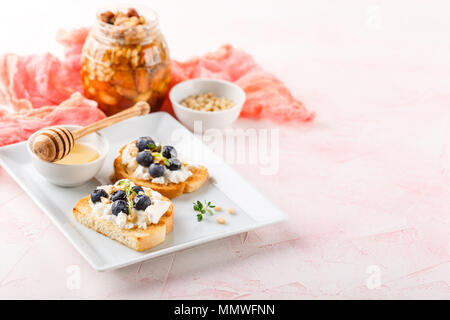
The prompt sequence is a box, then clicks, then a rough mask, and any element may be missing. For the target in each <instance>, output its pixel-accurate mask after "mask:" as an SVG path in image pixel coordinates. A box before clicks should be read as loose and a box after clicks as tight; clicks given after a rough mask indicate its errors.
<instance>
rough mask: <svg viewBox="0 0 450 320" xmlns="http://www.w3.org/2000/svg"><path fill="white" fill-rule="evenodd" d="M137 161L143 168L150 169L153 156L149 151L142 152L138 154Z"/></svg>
mask: <svg viewBox="0 0 450 320" xmlns="http://www.w3.org/2000/svg"><path fill="white" fill-rule="evenodd" d="M136 161H137V163H139V164H140V165H141V166H144V167H148V166H150V164H151V163H152V162H153V156H152V154H151V153H150V152H148V151H141V152H139V153H138V154H137V156H136Z"/></svg>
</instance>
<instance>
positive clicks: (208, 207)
mask: <svg viewBox="0 0 450 320" xmlns="http://www.w3.org/2000/svg"><path fill="white" fill-rule="evenodd" d="M203 202H204V203H201V202H200V201H197V202H194V211H197V212H198V213H197V221H198V222H200V221H202V220H203V215H204V214H206V213H209V214H210V215H211V216H212V215H213V214H214V212H213V211H212V209H213V208H215V207H216V206H215V205H212V204H211V201H209V202H206V200H205V201H203Z"/></svg>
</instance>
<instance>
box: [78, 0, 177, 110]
mask: <svg viewBox="0 0 450 320" xmlns="http://www.w3.org/2000/svg"><path fill="white" fill-rule="evenodd" d="M81 79H82V82H83V86H84V91H85V94H86V96H87V97H88V98H89V99H93V100H95V101H97V102H98V105H99V107H100V109H102V110H103V111H104V112H105V113H106V114H107V115H112V114H114V113H117V112H119V111H121V110H123V109H126V108H128V107H131V106H132V105H134V104H135V103H136V102H137V101H147V102H148V103H149V104H150V106H151V110H152V111H157V110H159V109H160V107H161V105H162V103H163V101H164V99H165V97H166V94H167V91H168V90H169V83H170V57H169V50H168V47H167V44H166V41H165V39H164V36H163V35H162V33H161V32H160V30H159V24H158V18H157V15H156V13H155V12H154V11H152V10H150V9H147V8H137V9H135V8H119V7H116V8H110V9H108V8H105V9H103V10H101V11H99V13H98V14H97V20H96V24H95V26H94V27H93V28H92V30H91V32H90V33H89V36H88V37H87V39H86V42H85V43H84V46H83V51H82V58H81Z"/></svg>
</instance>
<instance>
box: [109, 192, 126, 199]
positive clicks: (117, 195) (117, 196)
mask: <svg viewBox="0 0 450 320" xmlns="http://www.w3.org/2000/svg"><path fill="white" fill-rule="evenodd" d="M109 199H111V201H117V200H125V201H126V200H127V195H126V194H125V191H123V190H117V191H115V192H113V193H112V194H111V197H109Z"/></svg>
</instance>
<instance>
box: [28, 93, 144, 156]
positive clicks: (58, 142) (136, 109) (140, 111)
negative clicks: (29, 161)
mask: <svg viewBox="0 0 450 320" xmlns="http://www.w3.org/2000/svg"><path fill="white" fill-rule="evenodd" d="M149 112H150V106H149V104H148V103H147V102H144V101H139V102H138V103H136V104H135V105H134V106H132V107H131V108H128V109H126V110H124V111H121V112H119V113H117V114H115V115H113V116H111V117H108V118H105V119H102V120H99V121H97V122H94V123H91V124H90V125H88V126H86V127H84V128H80V129H77V130H75V131H70V130H69V129H66V128H62V127H53V128H48V129H44V130H43V131H42V132H40V133H39V134H38V135H37V136H36V138H35V139H34V142H33V152H34V153H35V154H36V155H37V156H38V157H39V158H40V159H42V160H44V161H49V162H53V161H57V160H61V159H62V158H64V157H65V156H67V155H68V154H69V152H70V151H71V150H72V148H73V146H74V145H75V140H77V139H79V138H81V137H84V136H85V135H88V134H90V133H93V132H96V131H98V130H100V129H104V128H106V127H109V126H111V125H113V124H115V123H117V122H120V121H123V120H125V119H128V118H131V117H134V116H140V115H144V114H147V113H149Z"/></svg>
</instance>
